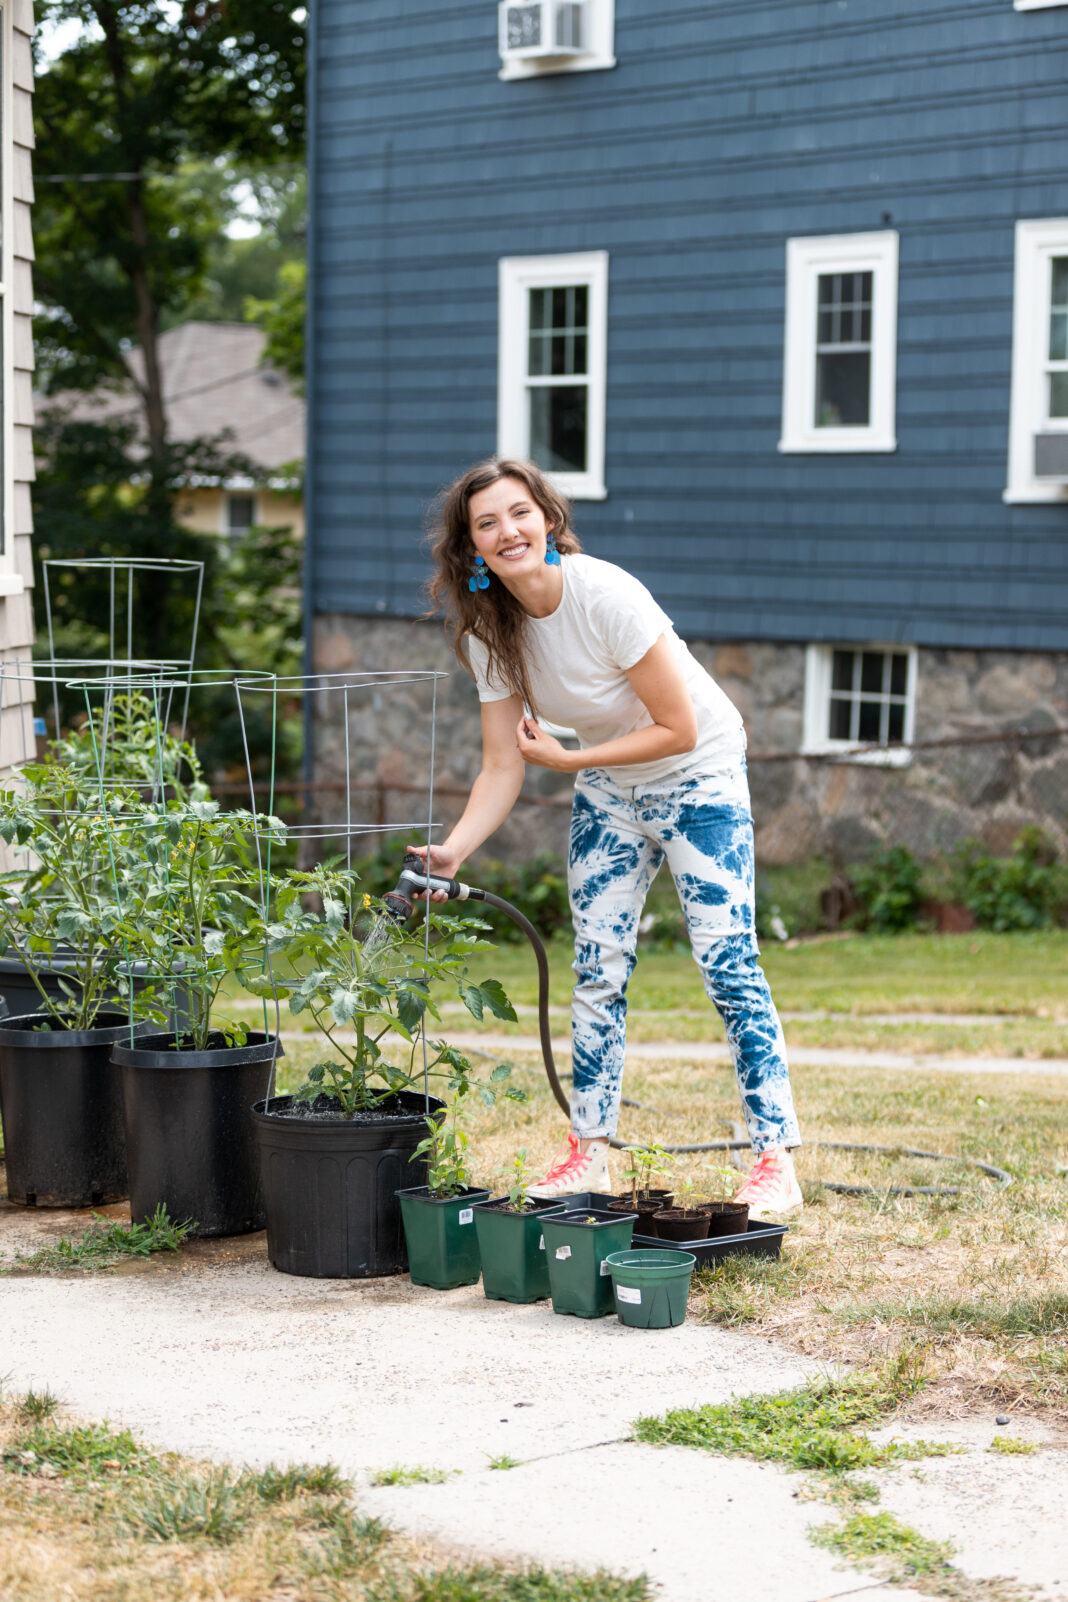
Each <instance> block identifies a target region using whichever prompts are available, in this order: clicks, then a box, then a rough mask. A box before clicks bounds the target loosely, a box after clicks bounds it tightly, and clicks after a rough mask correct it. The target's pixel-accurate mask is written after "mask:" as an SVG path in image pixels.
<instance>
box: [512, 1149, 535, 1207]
mask: <svg viewBox="0 0 1068 1602" xmlns="http://www.w3.org/2000/svg"><path fill="white" fill-rule="evenodd" d="M534 1178H535V1174H534V1170H533V1169H532V1168H529V1167H528V1166H527V1148H526V1147H525V1146H524V1147H522V1149H521V1150H520V1151H517V1152H516V1154H515V1156H514V1157H513V1158H512V1167H511V1173H510V1175H509V1179H508V1205H509V1207H510V1208H511V1210H512V1212H513V1213H525V1212H527V1211H528V1210H529V1209H530V1208H531V1207H533V1205H534V1203H533V1202H532V1201H531V1200H530V1198H529V1197H528V1196H527V1190H528V1189H529V1187H530V1185H531V1184H532V1183H533V1180H534Z"/></svg>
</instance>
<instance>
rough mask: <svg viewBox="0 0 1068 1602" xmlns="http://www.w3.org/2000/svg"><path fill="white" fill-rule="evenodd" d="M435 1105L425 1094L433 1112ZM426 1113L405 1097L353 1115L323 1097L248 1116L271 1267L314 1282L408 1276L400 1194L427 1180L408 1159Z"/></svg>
mask: <svg viewBox="0 0 1068 1602" xmlns="http://www.w3.org/2000/svg"><path fill="white" fill-rule="evenodd" d="M442 1105H443V1104H442V1103H441V1102H440V1101H438V1100H437V1099H436V1097H434V1096H431V1097H430V1102H429V1111H430V1112H436V1111H438V1110H439V1109H440V1107H441V1106H442ZM427 1110H428V1104H427V1099H426V1097H425V1096H423V1095H420V1094H417V1093H414V1092H412V1091H402V1092H401V1093H400V1094H399V1095H398V1096H396V1097H394V1098H393V1099H392V1100H391V1101H388V1102H381V1103H379V1105H378V1107H376V1108H372V1109H369V1110H367V1111H361V1112H357V1113H353V1114H352V1115H351V1116H350V1115H348V1114H346V1113H344V1112H343V1111H342V1110H341V1108H340V1107H339V1106H338V1104H337V1103H336V1102H334V1101H332V1100H331V1099H330V1098H329V1097H325V1096H320V1097H318V1098H317V1100H316V1101H314V1102H296V1103H294V1101H293V1099H292V1097H290V1096H275V1097H272V1099H271V1102H270V1105H269V1106H268V1105H266V1104H265V1103H263V1102H260V1103H259V1104H258V1105H257V1106H255V1107H254V1108H253V1109H252V1123H253V1128H254V1131H255V1137H256V1143H257V1146H258V1148H259V1158H260V1177H261V1183H262V1186H263V1201H264V1206H265V1209H266V1213H267V1255H268V1257H269V1258H270V1261H271V1264H272V1266H273V1267H274V1268H277V1269H278V1270H279V1272H280V1273H283V1274H299V1275H302V1276H305V1277H308V1278H313V1279H377V1278H381V1277H383V1276H385V1275H387V1274H403V1273H404V1272H405V1270H406V1269H407V1267H408V1253H407V1249H406V1246H405V1242H404V1228H403V1225H402V1222H401V1205H400V1202H399V1201H398V1199H397V1192H398V1191H399V1190H401V1189H402V1188H404V1187H405V1186H410V1185H412V1184H413V1183H414V1184H415V1185H416V1186H419V1185H421V1184H422V1183H423V1182H424V1181H425V1179H426V1163H425V1161H424V1159H423V1158H421V1157H420V1158H417V1159H416V1160H415V1161H414V1162H413V1161H412V1153H413V1152H414V1151H415V1148H416V1147H417V1146H418V1145H419V1142H420V1141H421V1140H422V1139H423V1137H424V1136H425V1135H426V1123H425V1119H426V1116H427Z"/></svg>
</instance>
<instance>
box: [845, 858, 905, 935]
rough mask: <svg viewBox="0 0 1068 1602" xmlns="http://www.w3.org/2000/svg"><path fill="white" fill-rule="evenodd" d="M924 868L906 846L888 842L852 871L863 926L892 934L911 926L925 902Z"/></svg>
mask: <svg viewBox="0 0 1068 1602" xmlns="http://www.w3.org/2000/svg"><path fill="white" fill-rule="evenodd" d="M921 880H922V870H921V868H920V864H919V863H918V862H917V861H916V858H915V857H914V856H913V855H912V852H911V851H909V850H908V848H907V847H906V846H901V845H896V846H888V847H887V849H886V850H885V851H878V852H876V854H875V855H874V856H873V857H871V858H869V860H868V861H867V862H865V863H863V864H860V865H858V866H857V867H855V868H853V869H851V871H850V882H851V884H852V886H853V892H854V894H855V895H856V898H857V902H858V905H859V913H858V916H857V922H858V923H859V924H860V927H861V928H865V929H874V930H877V931H878V933H879V934H892V933H895V932H896V931H897V930H899V929H911V928H912V927H913V926H914V925H915V923H916V919H917V917H918V916H919V912H920V906H921V904H922V902H923V888H922V883H921Z"/></svg>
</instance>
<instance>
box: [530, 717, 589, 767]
mask: <svg viewBox="0 0 1068 1602" xmlns="http://www.w3.org/2000/svg"><path fill="white" fill-rule="evenodd" d="M515 743H516V745H517V746H518V747H519V754H520V756H521V757H522V758H523V761H524V762H527V763H529V764H530V765H531V767H535V768H552V770H553V771H554V773H573V772H575V770H576V763H575V757H576V755H577V753H576V752H574V751H568V750H567V749H566V748H565V747H564V746H562V745H561V744H560V741H559V740H557V739H556V738H555V737H554V736H553V735H551V734H546V732H545V730H544V729H543V728H542V727H541V725H540V724H539V723H536V722H535V721H534V719H533V718H531V717H526V716H523V717H521V718H520V720H519V723H518V724H517V726H516V731H515Z"/></svg>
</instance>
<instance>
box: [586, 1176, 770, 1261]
mask: <svg viewBox="0 0 1068 1602" xmlns="http://www.w3.org/2000/svg"><path fill="white" fill-rule="evenodd" d="M559 1199H560V1201H561V1202H563V1204H564V1207H565V1209H566V1210H567V1211H568V1212H571V1211H572V1210H573V1209H574V1208H578V1207H585V1208H598V1207H604V1205H605V1204H606V1202H610V1201H614V1200H615V1197H614V1196H606V1195H604V1194H603V1192H600V1191H595V1190H587V1191H582V1192H580V1193H579V1195H577V1196H561V1197H560V1198H559ZM788 1233H789V1230H788V1228H787V1226H786V1225H785V1224H762V1223H758V1222H757V1221H756V1219H753V1218H751V1219H750V1220H749V1228H748V1230H747V1231H746V1233H745V1234H744V1235H711V1236H708V1235H706V1236H705V1238H704V1240H661V1239H660V1237H659V1236H658V1235H655V1236H654V1235H638V1234H635V1236H634V1238H633V1241H632V1242H631V1244H632V1246H633V1247H635V1248H638V1249H642V1248H648V1249H650V1250H653V1251H669V1252H692V1253H693V1255H694V1256H695V1257H696V1258H697V1266H698V1268H700V1267H701V1265H702V1264H714V1263H719V1262H722V1261H723V1259H724V1257H730V1256H732V1255H733V1254H734V1253H735V1252H748V1253H749V1255H750V1256H751V1257H778V1255H779V1253H780V1252H781V1251H782V1242H783V1236H784V1235H786V1234H788Z"/></svg>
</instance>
